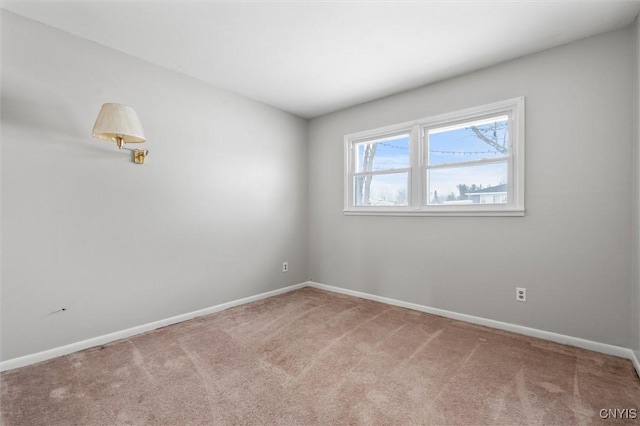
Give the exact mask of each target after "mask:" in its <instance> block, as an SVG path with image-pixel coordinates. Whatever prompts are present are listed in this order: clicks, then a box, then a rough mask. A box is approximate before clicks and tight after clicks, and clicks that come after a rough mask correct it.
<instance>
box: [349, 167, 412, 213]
mask: <svg viewBox="0 0 640 426" xmlns="http://www.w3.org/2000/svg"><path fill="white" fill-rule="evenodd" d="M408 181H409V175H408V173H407V172H402V173H390V174H384V175H367V176H356V177H355V179H354V185H355V188H354V191H353V193H354V194H355V200H354V203H353V204H354V205H355V206H359V207H362V206H406V205H407V188H408Z"/></svg>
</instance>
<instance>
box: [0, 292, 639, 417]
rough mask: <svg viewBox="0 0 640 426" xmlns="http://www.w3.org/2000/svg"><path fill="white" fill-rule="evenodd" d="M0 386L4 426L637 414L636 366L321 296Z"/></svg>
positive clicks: (113, 349) (78, 357)
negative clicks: (615, 411)
mask: <svg viewBox="0 0 640 426" xmlns="http://www.w3.org/2000/svg"><path fill="white" fill-rule="evenodd" d="M1 378H2V399H1V403H2V408H1V410H2V421H3V424H4V425H7V426H9V425H128V424H133V425H147V424H153V425H210V424H215V425H224V424H286V425H310V424H325V425H336V424H372V425H374V424H375V425H379V424H402V425H412V424H465V425H467V424H508V425H515V424H562V425H567V424H589V423H603V424H612V423H619V422H620V420H612V419H607V420H603V419H601V417H600V410H601V409H628V410H638V409H639V408H640V407H639V404H640V380H639V379H638V377H637V375H636V374H635V372H634V370H633V367H632V365H631V363H630V362H629V361H628V360H625V359H621V358H616V357H612V356H606V355H602V354H598V353H594V352H589V351H586V350H582V349H577V348H573V347H569V346H562V345H558V344H554V343H550V342H546V341H542V340H538V339H533V338H529V337H524V336H520V335H516V334H511V333H506V332H502V331H497V330H493V329H489V328H484V327H480V326H475V325H471V324H467V323H463V322H459V321H453V320H449V319H445V318H441V317H437V316H433V315H428V314H424V313H420V312H416V311H411V310H408V309H403V308H398V307H393V306H388V305H384V304H380V303H376V302H371V301H367V300H363V299H358V298H354V297H349V296H343V295H338V294H334V293H330V292H325V291H321V290H317V289H313V288H304V289H301V290H297V291H294V292H290V293H287V294H283V295H280V296H276V297H272V298H270V299H266V300H263V301H259V302H255V303H251V304H248V305H244V306H240V307H237V308H233V309H229V310H226V311H223V312H220V313H217V314H213V315H210V316H207V317H203V318H199V319H196V320H192V321H188V322H184V323H181V324H178V325H174V326H171V327H166V328H163V329H160V330H156V331H153V332H150V333H147V334H144V335H140V336H136V337H133V338H130V339H126V340H121V341H118V342H115V343H113V344H110V345H106V346H104V347H97V348H92V349H88V350H85V351H82V352H78V353H75V354H72V355H68V356H65V357H61V358H57V359H54V360H50V361H47V362H43V363H40V364H37V365H33V366H29V367H25V368H21V369H17V370H12V371H8V372H4V373H2V376H1ZM629 412H631V411H629ZM638 416H640V413H638ZM627 417H630V416H627ZM626 422H640V420H631V419H627V420H626Z"/></svg>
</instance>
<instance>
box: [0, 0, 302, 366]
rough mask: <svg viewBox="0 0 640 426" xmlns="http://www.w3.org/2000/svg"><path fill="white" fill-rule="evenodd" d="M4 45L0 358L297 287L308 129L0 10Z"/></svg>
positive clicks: (268, 109) (291, 119)
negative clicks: (137, 150)
mask: <svg viewBox="0 0 640 426" xmlns="http://www.w3.org/2000/svg"><path fill="white" fill-rule="evenodd" d="M2 42H3V45H2V242H3V256H2V266H3V270H2V359H3V360H6V359H11V358H14V357H18V356H21V355H25V354H30V353H34V352H38V351H42V350H45V349H49V348H53V347H57V346H60V345H64V344H68V343H73V342H77V341H80V340H83V339H87V338H91V337H95V336H99V335H102V334H105V333H109V332H114V331H119V330H122V329H126V328H129V327H132V326H136V325H141V324H145V323H148V322H151V321H154V320H159V319H164V318H168V317H171V316H174V315H178V314H183V313H186V312H190V311H193V310H197V309H201V308H205V307H209V306H213V305H216V304H219V303H223V302H227V301H230V300H235V299H239V298H242V297H246V296H251V295H256V294H259V293H262V292H265V291H269V290H274V289H277V288H281V287H284V286H287V285H291V284H296V283H300V282H304V281H306V280H307V277H308V274H307V259H308V256H307V252H306V251H307V228H308V227H307V201H308V200H307V195H306V194H307V187H308V182H307V176H308V175H307V143H306V138H307V122H306V120H303V119H301V118H298V117H295V116H292V115H289V114H286V113H283V112H281V111H279V110H276V109H274V108H272V107H269V106H266V105H263V104H260V103H257V102H254V101H251V100H248V99H245V98H242V97H239V96H237V95H235V94H232V93H229V92H225V91H222V90H217V89H214V88H212V87H210V86H207V85H205V84H202V83H200V82H198V81H197V80H194V79H190V78H187V77H185V76H182V75H180V74H177V73H173V72H169V71H166V70H164V69H161V68H159V67H156V66H154V65H151V64H148V63H145V62H143V61H140V60H137V59H134V58H132V57H129V56H126V55H124V54H122V53H120V52H117V51H114V50H111V49H108V48H105V47H103V46H100V45H98V44H95V43H92V42H89V41H85V40H82V39H79V38H76V37H73V36H70V35H68V34H66V33H63V32H60V31H57V30H54V29H52V28H50V27H47V26H44V25H41V24H38V23H35V22H33V21H30V20H27V19H24V18H22V17H19V16H17V15H14V14H11V13H8V12H5V11H3V12H2ZM103 102H118V103H124V104H128V105H131V106H132V107H134V108H135V109H136V111H137V112H138V115H139V116H140V119H141V121H142V124H143V126H144V129H145V132H146V136H147V140H148V142H147V143H146V144H144V145H142V147H144V148H146V149H149V150H150V156H149V158H148V159H147V164H145V165H143V166H139V165H135V164H133V163H131V162H130V153H129V152H127V151H121V152H119V151H118V150H117V149H116V147H115V144H112V143H108V142H105V141H100V140H97V139H93V138H92V137H91V128H92V126H93V123H94V120H95V118H96V115H97V113H98V111H99V109H100V106H101V104H102V103H103ZM283 260H288V261H289V266H290V271H289V272H288V273H286V274H283V273H282V272H281V262H282V261H283ZM62 307H66V308H67V311H66V312H65V313H60V314H53V315H52V314H50V313H51V312H53V311H56V310H58V309H60V308H62Z"/></svg>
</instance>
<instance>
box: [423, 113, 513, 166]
mask: <svg viewBox="0 0 640 426" xmlns="http://www.w3.org/2000/svg"><path fill="white" fill-rule="evenodd" d="M427 138H428V141H427V143H428V145H427V146H428V147H429V165H437V164H452V163H462V162H465V161H474V160H482V159H494V158H500V157H506V156H507V155H508V154H509V117H508V116H506V115H503V116H500V117H492V118H490V119H485V120H481V121H469V122H466V123H462V124H458V125H455V126H447V127H440V128H436V129H430V130H429V132H428V134H427Z"/></svg>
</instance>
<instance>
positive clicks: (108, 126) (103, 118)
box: [93, 103, 149, 164]
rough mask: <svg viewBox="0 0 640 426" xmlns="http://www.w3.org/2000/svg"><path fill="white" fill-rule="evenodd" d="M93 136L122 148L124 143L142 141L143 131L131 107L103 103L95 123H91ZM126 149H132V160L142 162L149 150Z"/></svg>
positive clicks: (137, 162)
mask: <svg viewBox="0 0 640 426" xmlns="http://www.w3.org/2000/svg"><path fill="white" fill-rule="evenodd" d="M93 137H94V138H98V139H104V140H108V141H113V142H115V143H116V144H117V145H118V149H122V146H123V145H124V144H125V143H142V142H144V141H145V139H144V131H143V130H142V124H140V119H138V114H136V112H135V111H134V110H133V108H131V107H129V106H126V105H120V104H111V103H108V104H104V105H102V108H100V112H99V113H98V118H96V123H95V124H94V125H93ZM125 149H128V150H129V151H133V162H134V163H136V164H144V160H145V158H146V157H147V154H148V153H149V151H147V150H146V149H129V148H125Z"/></svg>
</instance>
